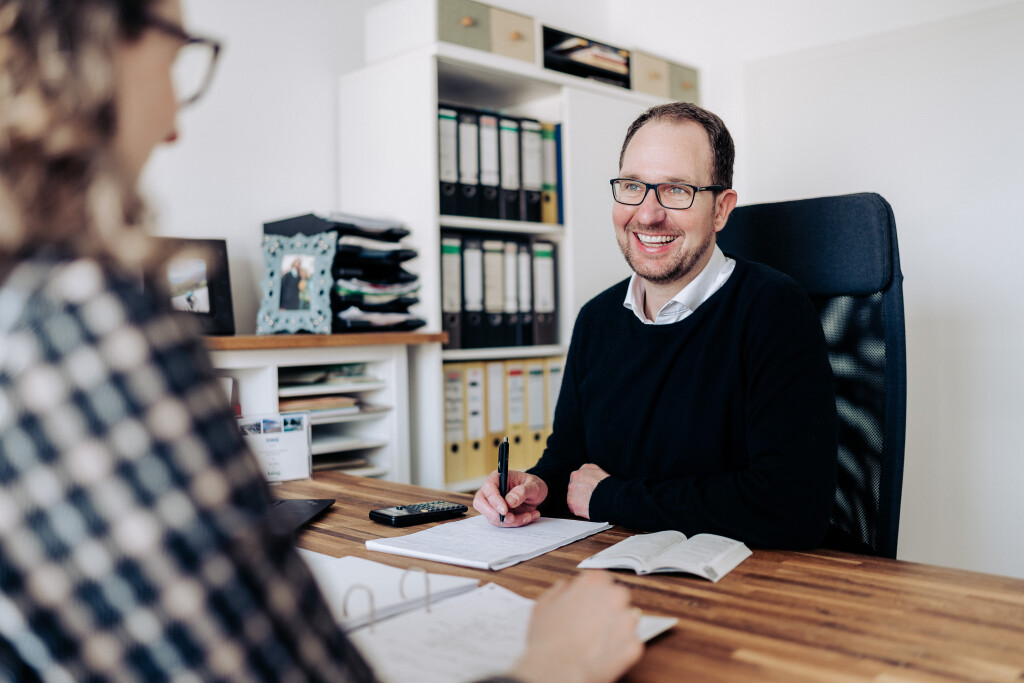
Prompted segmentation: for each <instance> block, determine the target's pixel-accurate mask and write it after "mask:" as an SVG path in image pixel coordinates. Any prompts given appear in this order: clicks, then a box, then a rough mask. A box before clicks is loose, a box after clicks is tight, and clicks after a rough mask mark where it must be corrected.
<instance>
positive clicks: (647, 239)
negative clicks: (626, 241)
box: [636, 232, 678, 245]
mask: <svg viewBox="0 0 1024 683" xmlns="http://www.w3.org/2000/svg"><path fill="white" fill-rule="evenodd" d="M636 236H637V239H639V240H640V241H641V242H643V243H644V244H651V245H654V244H668V243H669V242H672V241H674V240H675V239H676V238H677V237H678V235H644V234H642V233H639V232H638V233H636Z"/></svg>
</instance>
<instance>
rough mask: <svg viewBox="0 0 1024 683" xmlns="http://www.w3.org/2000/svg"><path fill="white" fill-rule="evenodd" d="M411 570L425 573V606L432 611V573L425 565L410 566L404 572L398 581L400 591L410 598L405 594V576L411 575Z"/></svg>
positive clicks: (402, 594)
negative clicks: (429, 572) (428, 571)
mask: <svg viewBox="0 0 1024 683" xmlns="http://www.w3.org/2000/svg"><path fill="white" fill-rule="evenodd" d="M409 572H420V573H421V574H423V607H424V609H425V610H426V611H427V612H429V611H430V574H428V573H427V570H426V569H424V568H423V567H408V568H407V569H406V570H405V571H404V572H402V578H401V579H400V580H399V581H398V593H399V594H400V595H401V596H402V597H403V598H405V599H406V600H408V599H409V596H408V595H406V594H405V577H407V576H409Z"/></svg>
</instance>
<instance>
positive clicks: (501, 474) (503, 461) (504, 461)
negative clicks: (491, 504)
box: [498, 436, 508, 524]
mask: <svg viewBox="0 0 1024 683" xmlns="http://www.w3.org/2000/svg"><path fill="white" fill-rule="evenodd" d="M498 493H500V494H501V499H502V500H505V494H506V493H508V437H507V436H506V437H505V440H504V441H502V442H501V445H500V446H498ZM506 505H507V503H506ZM498 521H499V522H501V523H502V524H504V523H505V515H502V514H499V515H498Z"/></svg>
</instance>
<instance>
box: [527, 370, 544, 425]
mask: <svg viewBox="0 0 1024 683" xmlns="http://www.w3.org/2000/svg"><path fill="white" fill-rule="evenodd" d="M526 381H527V382H528V385H527V391H528V392H529V397H530V399H529V400H528V401H527V402H526V403H527V405H528V407H529V412H530V414H529V415H528V416H527V426H528V427H529V428H530V429H544V424H545V420H546V419H547V415H546V414H545V412H546V411H545V410H544V366H543V365H530V366H528V369H527V379H526Z"/></svg>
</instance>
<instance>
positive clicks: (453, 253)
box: [441, 238, 462, 313]
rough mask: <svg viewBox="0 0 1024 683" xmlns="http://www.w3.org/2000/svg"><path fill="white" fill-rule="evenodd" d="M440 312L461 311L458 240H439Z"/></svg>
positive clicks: (460, 269)
mask: <svg viewBox="0 0 1024 683" xmlns="http://www.w3.org/2000/svg"><path fill="white" fill-rule="evenodd" d="M441 276H442V278H443V282H442V284H441V310H442V311H444V312H445V313H459V312H460V311H462V246H461V243H460V242H459V240H457V239H451V238H444V239H442V240H441Z"/></svg>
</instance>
